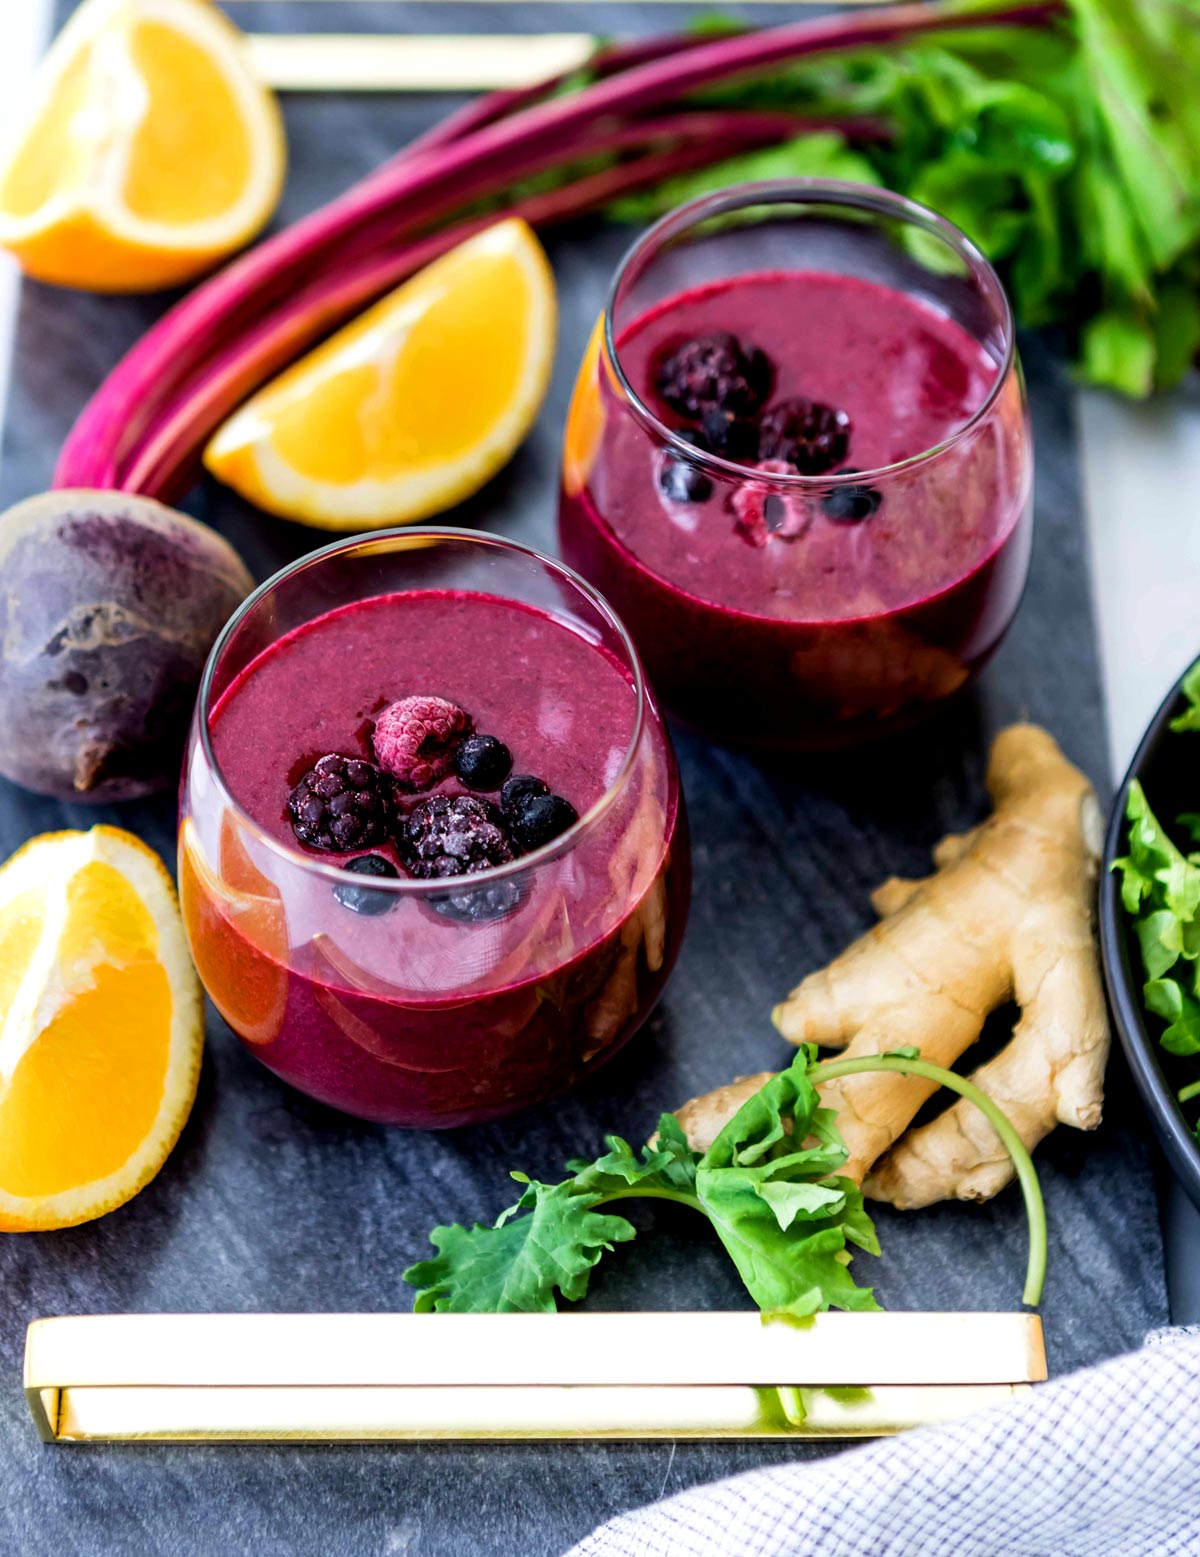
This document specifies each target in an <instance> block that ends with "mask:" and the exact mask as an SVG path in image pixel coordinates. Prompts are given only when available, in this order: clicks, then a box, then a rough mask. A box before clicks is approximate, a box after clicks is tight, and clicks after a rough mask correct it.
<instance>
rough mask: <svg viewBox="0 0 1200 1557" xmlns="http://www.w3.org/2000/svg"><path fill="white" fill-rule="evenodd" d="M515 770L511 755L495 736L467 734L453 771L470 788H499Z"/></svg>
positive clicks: (456, 755) (455, 760) (459, 749)
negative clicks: (511, 771) (513, 769)
mask: <svg viewBox="0 0 1200 1557" xmlns="http://www.w3.org/2000/svg"><path fill="white" fill-rule="evenodd" d="M511 768H512V752H510V751H509V749H508V747H507V746H506V745H505V744H504V742H503V741H500V740H497V739H496V737H495V736H494V735H468V736H467V737H466V739H465V740H464V741H463V742H462V743H461V745H460V746H459V748H458V751H457V753H456V754H455V758H454V771H455V772H456V773H457V774H458V776H459V778H460V779H462V781H463V783H464V784H466V785H467V786H468V787H469V788H471V789H499V788H500V786H501V784H503V782H504V780H505V779H506V778H507V777H508V775H509V772H510V770H511Z"/></svg>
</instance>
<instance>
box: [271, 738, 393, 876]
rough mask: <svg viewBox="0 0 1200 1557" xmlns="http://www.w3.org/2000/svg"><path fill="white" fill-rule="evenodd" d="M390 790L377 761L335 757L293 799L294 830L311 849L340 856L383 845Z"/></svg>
mask: <svg viewBox="0 0 1200 1557" xmlns="http://www.w3.org/2000/svg"><path fill="white" fill-rule="evenodd" d="M391 790H392V786H391V781H390V780H389V779H388V778H387V776H386V775H385V774H383V773H381V772H380V771H379V769H378V768H377V767H376V766H375V764H374V763H373V762H364V761H363V760H362V759H361V758H359V757H342V756H339V755H338V754H337V753H336V752H331V753H330V754H329V755H328V756H325V757H322V758H321V759H320V761H319V762H318V763H317V764H316V766H315V767H312V768H310V769H309V770H308V772H307V773H306V774H305V775H304V777H303V778H302V779H301V780H300V782H299V783H298V784H297V785H296V787H295V789H293V790H292V792H291V794H290V795H289V796H288V803H287V804H288V812H289V814H290V816H291V819H292V831H293V832H294V833H295V834H296V837H297V838H299V840H300V842H301V843H303V844H307V845H308V847H309V848H310V849H332V850H335V851H337V852H339V853H341V852H346V851H349V850H350V849H366V848H369V847H370V845H371V844H373V843H382V842H383V841H384V839H385V838H386V837H387V835H388V832H389V831H390V829H391V823H392V794H391Z"/></svg>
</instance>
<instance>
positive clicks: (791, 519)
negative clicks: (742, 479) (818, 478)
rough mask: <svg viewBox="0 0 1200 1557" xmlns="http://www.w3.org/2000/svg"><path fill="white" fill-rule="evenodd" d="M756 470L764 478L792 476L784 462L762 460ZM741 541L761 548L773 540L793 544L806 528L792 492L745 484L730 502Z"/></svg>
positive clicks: (803, 514) (799, 502)
mask: <svg viewBox="0 0 1200 1557" xmlns="http://www.w3.org/2000/svg"><path fill="white" fill-rule="evenodd" d="M757 469H759V470H760V471H762V473H763V475H764V476H790V475H793V474H794V472H793V470H792V467H791V466H790V465H789V464H787V463H786V462H785V461H784V460H764V461H762V463H761V464H759V465H758V467H757ZM730 503H731V505H732V507H733V512H734V514H735V516H736V518H737V528H738V531H739V533H740V534H741V536H742V539H743V540H746V541H749V543H750V545H751V546H757V547H760V548H761V547H763V546H766V545H767V543H768V542H769V541H771V540H774V539H779V540H781V541H794V540H795V539H796V538H797V536H800V535H803V534H804V532H805V530H807V528H808V526H809V523H810V521H809V518H808V515H807V514H806V513H805V509H804V505H803V503H802V502H801V501H800V499H799V498H798V497H797V496H796V494H795V493H794V492H788V491H781V490H778V489H775V490H772V488H771V487H770V486H767V485H764V484H761V483H759V482H753V483H751V482H747V483H746V484H745V485H744V486H741V487H739V488H738V489H737V491H736V492H735V493H734V494H733V496H732V498H731V499H730Z"/></svg>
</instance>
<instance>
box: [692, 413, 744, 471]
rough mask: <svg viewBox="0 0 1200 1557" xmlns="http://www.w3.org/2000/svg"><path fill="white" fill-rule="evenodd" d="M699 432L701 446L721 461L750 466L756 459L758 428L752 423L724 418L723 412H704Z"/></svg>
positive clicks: (736, 418)
mask: <svg viewBox="0 0 1200 1557" xmlns="http://www.w3.org/2000/svg"><path fill="white" fill-rule="evenodd" d="M700 431H701V433H702V434H703V436H704V443H703V445H702V446H703V447H704V448H707V449H710V450H711V451H712V452H713V453H714V454H719V455H720V456H721V458H722V459H726V460H733V461H735V463H739V464H742V465H752V464H753V463H754V461H755V460H756V459H757V458H758V428H757V426H756V425H755V424H754V423H753V422H748V421H744V420H742V419H741V418H740V417H736V416H726V414H725V412H724V411H705V413H704V415H703V416H702V417H701V419H700Z"/></svg>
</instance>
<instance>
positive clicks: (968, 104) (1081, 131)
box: [613, 0, 1200, 395]
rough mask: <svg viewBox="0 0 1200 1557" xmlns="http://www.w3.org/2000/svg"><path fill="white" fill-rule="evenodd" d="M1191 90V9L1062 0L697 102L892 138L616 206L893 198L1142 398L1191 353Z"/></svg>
mask: <svg viewBox="0 0 1200 1557" xmlns="http://www.w3.org/2000/svg"><path fill="white" fill-rule="evenodd" d="M972 9H976V10H978V9H984V10H986V9H987V6H982V7H981V6H975V7H972ZM723 25H725V26H728V24H727V23H724V24H723ZM1198 81H1200V0H1068V4H1067V5H1066V7H1065V10H1064V13H1063V15H1062V17H1061V18H1060V19H1059V21H1058V22H1056V23H1055V24H1053V25H1045V24H1044V18H1041V19H1038V20H1037V21H1036V22H1035V23H1033V24H1030V23H1029V22H1025V23H1023V24H1022V25H997V26H995V27H975V28H972V29H967V28H964V29H962V30H960V31H953V32H939V33H938V34H936V36H932V35H931V36H930V37H929V38H928V39H922V38H921V37H919V36H917V37H914V38H906V39H904V40H902V41H901V42H899V43H898V44H891V45H888V46H883V47H878V48H869V49H861V50H857V51H853V52H847V53H842V54H837V55H833V56H830V55H824V54H821V55H815V56H812V57H810V58H802V59H799V60H797V61H796V62H794V63H792V64H789V65H787V66H786V67H784V68H782V69H778V70H775V71H773V72H772V73H770V74H769V75H766V76H762V75H759V76H755V77H754V78H753V79H748V80H745V81H735V82H732V83H725V84H722V85H720V86H718V87H715V88H711V89H709V90H707V91H705V92H703V93H699V94H697V95H696V98H695V101H696V102H697V103H698V104H700V105H702V106H711V107H721V108H730V109H738V108H752V109H756V110H759V111H764V110H771V111H778V110H781V109H783V110H793V111H795V112H796V113H797V114H807V115H810V116H812V115H816V116H821V117H826V118H828V117H830V116H834V117H836V116H838V115H843V116H847V115H851V116H854V115H857V116H862V115H869V116H872V117H873V118H878V119H881V120H882V121H883V122H884V124H885V125H886V126H887V127H888V129H889V132H890V133H889V134H888V135H887V136H886V137H884V138H882V139H880V140H879V141H878V142H877V143H870V142H864V143H863V144H862V145H861V146H860V147H857V148H854V149H851V148H850V147H849V146H848V145H847V144H846V142H845V141H844V140H843V139H842V137H840V136H838V135H836V134H830V133H828V132H822V133H820V134H812V135H800V136H799V137H798V138H797V139H795V140H793V141H791V142H789V143H788V144H787V145H785V146H776V147H771V148H768V149H767V150H764V151H759V152H749V153H745V154H742V155H740V156H738V157H735V158H732V159H730V160H729V161H727V162H723V163H719V164H717V165H716V166H711V167H708V168H705V169H703V170H702V171H700V172H698V173H693V174H688V175H684V176H681V177H679V178H675V179H672V180H671V181H670V183H669V184H665V185H662V186H660V187H659V188H658V189H655V190H651V191H649V192H647V193H644V194H639V195H637V196H634V197H628V198H626V199H624V200H622V201H621V202H619V203H618V204H617V205H616V206H615V207H614V208H613V211H614V214H615V215H617V216H619V217H623V218H629V219H635V220H639V221H640V220H644V219H646V218H648V217H650V216H653V215H657V214H659V213H660V212H662V211H665V210H669V209H670V208H671V207H672V206H674V205H675V204H677V203H678V202H679V201H680V200H683V199H686V198H689V197H691V196H693V195H698V194H702V193H705V192H707V191H708V190H710V189H715V188H719V187H721V186H722V185H724V184H728V183H731V182H734V181H739V180H743V179H769V178H777V177H780V176H787V175H790V174H811V175H814V176H818V177H835V178H849V179H852V180H857V181H866V182H882V183H885V184H887V185H889V186H891V187H892V188H894V189H897V190H899V191H901V192H902V193H904V194H907V195H910V196H912V197H913V198H914V199H917V200H920V201H923V202H924V203H926V204H928V205H930V206H932V207H933V208H934V209H935V210H937V211H940V212H942V213H943V214H944V215H945V216H948V217H949V218H950V220H951V221H953V222H955V223H956V224H957V225H959V226H960V227H962V228H963V229H964V230H965V231H966V232H967V234H968V235H969V236H970V237H972V238H973V239H974V240H975V242H976V243H978V244H979V246H980V247H981V248H982V249H983V250H984V252H985V253H986V254H987V255H988V257H989V258H990V259H991V260H992V261H994V262H995V263H996V264H997V265H998V266H999V267H1000V269H1001V272H1002V274H1003V276H1004V278H1005V281H1006V283H1007V285H1008V288H1009V291H1010V294H1011V296H1012V299H1013V304H1014V308H1015V311H1016V313H1017V316H1018V318H1019V319H1020V320H1021V321H1022V323H1024V324H1027V325H1034V326H1036V325H1046V324H1054V325H1058V326H1065V327H1066V329H1067V330H1068V332H1069V333H1070V335H1071V337H1072V339H1073V342H1074V346H1075V352H1076V359H1077V363H1078V367H1079V371H1080V374H1081V376H1082V377H1083V378H1085V379H1086V380H1088V381H1089V382H1091V383H1095V384H1101V385H1104V386H1107V387H1110V388H1114V389H1118V390H1121V391H1123V392H1124V393H1126V394H1130V395H1147V394H1149V393H1150V392H1151V391H1152V390H1154V389H1162V388H1165V387H1168V386H1170V385H1172V384H1174V383H1177V382H1178V381H1179V379H1180V378H1182V376H1183V375H1184V373H1185V372H1186V371H1187V370H1188V368H1189V366H1190V365H1191V363H1192V362H1193V361H1194V359H1195V357H1196V353H1197V349H1198V348H1200V91H1197V89H1196V83H1197V82H1198Z"/></svg>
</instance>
